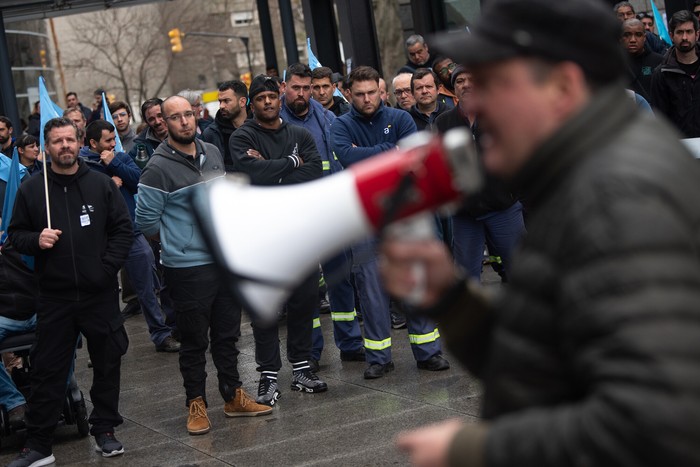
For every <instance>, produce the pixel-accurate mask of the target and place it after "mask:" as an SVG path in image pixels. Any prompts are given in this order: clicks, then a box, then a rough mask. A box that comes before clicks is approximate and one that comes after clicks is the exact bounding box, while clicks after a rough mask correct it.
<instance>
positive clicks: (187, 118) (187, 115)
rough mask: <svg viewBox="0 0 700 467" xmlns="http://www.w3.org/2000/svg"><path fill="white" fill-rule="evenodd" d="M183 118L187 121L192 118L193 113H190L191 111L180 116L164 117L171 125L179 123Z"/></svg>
mask: <svg viewBox="0 0 700 467" xmlns="http://www.w3.org/2000/svg"><path fill="white" fill-rule="evenodd" d="M183 118H185V119H186V120H189V119H190V118H194V112H192V111H191V110H188V111H187V112H185V113H182V114H175V115H169V116H167V117H165V119H166V120H170V121H171V122H173V123H175V122H179V121H180V120H182V119H183Z"/></svg>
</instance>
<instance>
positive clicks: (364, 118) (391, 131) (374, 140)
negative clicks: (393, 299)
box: [331, 66, 450, 379]
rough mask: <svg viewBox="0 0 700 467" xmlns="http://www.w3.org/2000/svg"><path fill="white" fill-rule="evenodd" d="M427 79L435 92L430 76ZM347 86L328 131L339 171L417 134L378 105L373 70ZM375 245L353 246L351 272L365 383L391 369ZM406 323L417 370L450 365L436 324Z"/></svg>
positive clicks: (385, 299)
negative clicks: (343, 105) (346, 101)
mask: <svg viewBox="0 0 700 467" xmlns="http://www.w3.org/2000/svg"><path fill="white" fill-rule="evenodd" d="M426 76H427V77H428V78H429V79H430V80H431V81H432V83H433V86H434V87H435V90H436V91H437V86H436V85H435V81H434V80H433V77H432V75H430V74H428V75H426ZM348 84H349V86H348V88H349V90H350V98H351V100H352V109H351V110H350V112H349V113H347V114H345V115H343V116H342V117H338V118H337V119H336V121H335V123H334V124H333V126H332V127H331V149H332V150H333V152H334V153H335V154H336V155H337V156H338V160H340V163H341V164H343V167H348V166H351V165H352V164H354V163H356V162H359V161H362V160H364V159H367V158H370V157H373V156H375V155H376V154H379V153H382V152H384V151H389V150H391V149H394V148H396V145H397V144H398V142H399V140H401V139H402V138H405V137H406V136H409V135H411V134H413V133H415V132H416V124H415V123H414V122H413V119H412V118H411V115H410V114H408V113H407V112H405V111H403V110H398V109H394V108H391V107H385V106H384V104H382V101H381V99H380V98H379V73H378V72H377V70H375V69H374V68H371V67H368V66H359V67H357V68H355V69H354V70H352V71H351V72H350V75H349V76H348ZM376 245H377V242H376V239H375V238H374V237H368V238H366V239H365V240H364V241H362V242H360V243H358V244H356V245H353V246H352V259H353V271H354V272H355V283H356V285H357V287H358V290H359V291H360V297H359V299H360V308H361V310H362V314H363V317H364V326H365V351H366V360H367V363H368V367H367V368H366V369H365V372H364V378H365V379H376V378H381V377H383V376H384V375H385V374H387V373H389V372H390V371H393V370H394V362H393V361H392V359H391V315H390V312H389V295H388V294H387V292H386V290H385V289H384V287H383V286H382V284H381V282H380V278H379V265H378V258H377V254H376ZM407 325H408V338H409V341H410V342H411V350H412V352H413V356H414V358H415V359H416V366H417V367H418V368H419V369H421V370H428V371H442V370H447V369H448V368H449V367H450V364H449V363H448V361H447V360H445V358H444V357H443V356H442V349H441V346H440V332H439V331H438V329H437V327H436V325H435V322H434V321H432V320H430V319H427V318H425V317H423V316H415V315H408V316H407Z"/></svg>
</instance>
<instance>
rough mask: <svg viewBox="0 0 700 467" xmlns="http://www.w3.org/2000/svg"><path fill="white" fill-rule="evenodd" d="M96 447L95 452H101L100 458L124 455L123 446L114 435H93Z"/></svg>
mask: <svg viewBox="0 0 700 467" xmlns="http://www.w3.org/2000/svg"><path fill="white" fill-rule="evenodd" d="M95 442H96V443H97V446H96V447H95V450H96V451H97V452H102V457H114V456H118V455H120V454H124V446H122V443H120V442H119V440H118V439H117V438H115V437H114V433H100V434H99V435H95Z"/></svg>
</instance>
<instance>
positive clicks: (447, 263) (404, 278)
mask: <svg viewBox="0 0 700 467" xmlns="http://www.w3.org/2000/svg"><path fill="white" fill-rule="evenodd" d="M379 251H380V254H381V255H380V258H379V266H380V271H381V274H382V278H383V279H384V286H385V287H386V289H387V291H388V292H389V293H390V294H392V295H393V296H394V297H396V298H400V299H407V298H409V297H410V296H411V292H412V291H413V289H414V288H415V287H417V286H420V287H425V293H424V294H423V302H422V303H419V304H418V305H419V306H421V307H424V308H429V307H431V306H433V305H435V304H436V303H437V302H438V301H439V300H440V297H441V296H442V295H443V294H444V293H445V292H447V291H448V290H449V289H450V287H452V286H453V285H454V284H455V283H456V282H457V280H459V275H458V274H457V268H456V267H455V265H454V261H453V259H452V256H451V255H450V253H449V251H447V248H446V247H445V244H444V243H442V242H441V241H439V240H398V239H391V238H388V239H386V240H384V242H383V243H382V245H381V248H380V250H379ZM416 264H421V265H422V266H423V267H424V268H425V275H424V279H425V281H426V283H425V284H418V282H417V281H418V280H420V278H418V277H416V275H415V265H416Z"/></svg>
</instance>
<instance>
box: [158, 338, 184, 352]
mask: <svg viewBox="0 0 700 467" xmlns="http://www.w3.org/2000/svg"><path fill="white" fill-rule="evenodd" d="M179 351H180V343H179V342H178V341H176V340H175V338H174V337H173V336H168V337H166V338H165V339H163V342H161V343H160V344H159V345H156V352H168V353H174V352H179Z"/></svg>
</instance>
